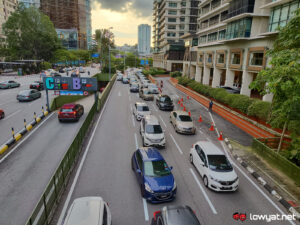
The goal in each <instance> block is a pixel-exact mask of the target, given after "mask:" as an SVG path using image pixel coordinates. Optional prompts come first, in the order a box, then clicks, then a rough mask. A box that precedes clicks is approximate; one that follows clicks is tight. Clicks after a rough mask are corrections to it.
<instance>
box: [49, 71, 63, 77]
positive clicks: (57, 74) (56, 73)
mask: <svg viewBox="0 0 300 225" xmlns="http://www.w3.org/2000/svg"><path fill="white" fill-rule="evenodd" d="M51 76H52V77H61V75H60V74H59V73H58V72H52V73H51Z"/></svg>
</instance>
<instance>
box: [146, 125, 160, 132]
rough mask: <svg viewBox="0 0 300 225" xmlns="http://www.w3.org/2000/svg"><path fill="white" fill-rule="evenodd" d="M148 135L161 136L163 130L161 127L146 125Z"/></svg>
mask: <svg viewBox="0 0 300 225" xmlns="http://www.w3.org/2000/svg"><path fill="white" fill-rule="evenodd" d="M146 133H148V134H161V133H162V129H161V126H160V125H146Z"/></svg>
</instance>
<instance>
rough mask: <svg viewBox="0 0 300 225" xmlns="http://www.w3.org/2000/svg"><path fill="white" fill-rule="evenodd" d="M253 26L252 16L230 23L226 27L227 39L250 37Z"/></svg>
mask: <svg viewBox="0 0 300 225" xmlns="http://www.w3.org/2000/svg"><path fill="white" fill-rule="evenodd" d="M251 26H252V18H251V17H247V18H244V19H241V20H237V21H234V22H231V23H229V24H228V25H227V28H226V39H227V40H229V39H233V38H243V37H250V34H251Z"/></svg>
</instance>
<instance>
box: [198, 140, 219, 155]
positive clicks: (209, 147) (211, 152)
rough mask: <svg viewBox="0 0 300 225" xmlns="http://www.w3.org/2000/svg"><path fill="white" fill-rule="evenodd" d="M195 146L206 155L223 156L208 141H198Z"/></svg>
mask: <svg viewBox="0 0 300 225" xmlns="http://www.w3.org/2000/svg"><path fill="white" fill-rule="evenodd" d="M196 144H197V145H199V146H200V147H201V148H202V149H203V151H204V152H205V153H206V155H224V153H223V152H222V151H221V150H220V149H219V148H218V147H217V146H216V145H215V144H213V143H212V142H210V141H198V142H197V143H196Z"/></svg>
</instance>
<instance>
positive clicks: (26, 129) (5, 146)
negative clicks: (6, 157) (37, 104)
mask: <svg viewBox="0 0 300 225" xmlns="http://www.w3.org/2000/svg"><path fill="white" fill-rule="evenodd" d="M47 115H49V112H48V111H44V112H42V113H41V114H40V115H39V116H35V118H34V120H33V121H32V122H31V123H29V124H28V125H26V122H24V125H25V126H24V128H23V129H22V130H20V131H19V132H17V134H16V135H15V132H14V130H13V129H12V136H13V137H11V138H10V139H9V140H8V141H6V143H5V144H3V145H2V146H1V147H0V155H2V154H4V153H5V152H6V151H7V150H8V149H9V148H10V147H11V146H12V145H13V144H15V143H16V142H17V141H19V140H20V139H21V138H22V137H23V136H24V135H25V134H26V133H27V132H29V131H30V130H32V128H33V127H34V126H36V125H37V124H38V123H40V122H41V121H42V120H43V119H44V118H45V117H46V116H47Z"/></svg>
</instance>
